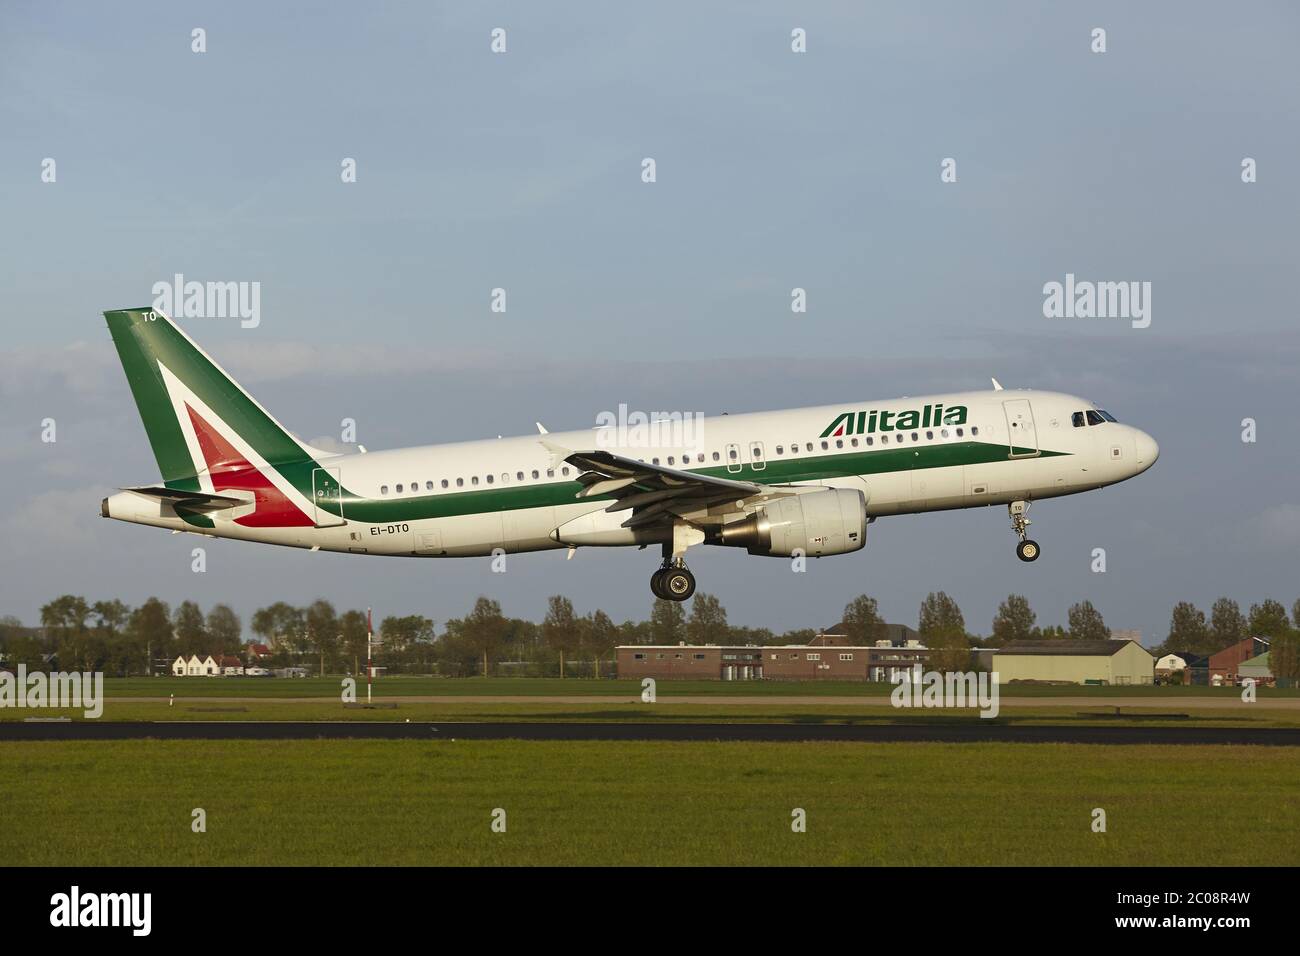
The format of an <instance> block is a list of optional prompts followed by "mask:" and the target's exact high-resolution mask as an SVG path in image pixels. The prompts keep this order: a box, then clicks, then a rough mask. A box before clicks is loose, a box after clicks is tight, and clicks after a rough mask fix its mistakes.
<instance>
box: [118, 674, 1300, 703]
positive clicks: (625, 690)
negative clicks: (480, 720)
mask: <svg viewBox="0 0 1300 956" xmlns="http://www.w3.org/2000/svg"><path fill="white" fill-rule="evenodd" d="M341 682H342V678H341V677H324V678H320V677H307V678H298V679H286V678H264V677H155V678H147V677H127V678H115V677H110V678H106V679H105V680H104V691H105V694H106V695H107V696H108V697H167V696H169V695H171V694H175V695H176V696H177V697H338V695H339V690H340V687H341ZM365 687H366V684H365V679H364V678H362V679H359V680H358V694H359V696H360V697H362V698H364V697H365ZM892 690H893V685H891V684H885V683H867V682H863V681H816V680H814V681H772V680H764V681H716V680H715V681H687V680H661V681H658V683H657V693H658V695H659V696H660V697H673V696H694V695H698V694H709V695H716V696H719V697H726V696H745V697H750V696H760V695H768V696H773V697H786V696H798V697H806V696H818V697H822V696H825V697H838V696H858V697H885V696H888V695H889V693H890V691H892ZM374 693H375V695H376V696H377V697H425V696H451V695H455V696H465V697H494V696H536V697H554V696H565V697H575V696H579V695H581V696H588V695H594V696H609V695H625V696H628V697H638V696H640V694H641V683H640V681H638V680H590V679H586V680H584V679H580V678H568V679H566V680H560V679H559V678H544V677H488V678H483V677H458V678H450V677H382V678H380V679H378V680H376V681H375V684H374ZM1001 694H1002V695H1003V696H1006V697H1078V696H1090V697H1097V698H1099V699H1103V698H1121V699H1122V698H1124V697H1150V696H1160V697H1168V698H1169V699H1170V700H1171V701H1172V700H1177V699H1179V698H1182V697H1239V696H1240V695H1241V690H1240V689H1239V688H1233V687H1138V686H1134V687H1120V686H1115V687H1080V686H1073V685H1072V686H1069V687H1047V686H1036V685H1004V686H1003V687H1002V689H1001ZM1259 697H1260V700H1266V699H1268V698H1295V697H1300V689H1288V690H1277V689H1274V688H1270V687H1265V688H1261V689H1260V691H1259Z"/></svg>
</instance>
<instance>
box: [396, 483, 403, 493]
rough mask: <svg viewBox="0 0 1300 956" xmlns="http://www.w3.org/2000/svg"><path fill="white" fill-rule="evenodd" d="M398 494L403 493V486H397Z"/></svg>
mask: <svg viewBox="0 0 1300 956" xmlns="http://www.w3.org/2000/svg"><path fill="white" fill-rule="evenodd" d="M397 493H398V494H399V495H400V494H401V493H402V486H401V485H398V486H397Z"/></svg>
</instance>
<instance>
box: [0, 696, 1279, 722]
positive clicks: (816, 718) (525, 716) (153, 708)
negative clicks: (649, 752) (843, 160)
mask: <svg viewBox="0 0 1300 956" xmlns="http://www.w3.org/2000/svg"><path fill="white" fill-rule="evenodd" d="M396 703H397V706H396V707H394V708H387V707H385V708H376V709H373V710H371V709H366V708H345V707H344V706H343V705H342V704H341V703H339V702H337V701H333V702H326V701H313V700H249V701H227V702H216V703H211V702H187V701H185V700H183V699H178V700H177V701H176V703H175V704H174V705H171V706H169V705H168V704H167V703H166V702H155V701H143V700H133V699H131V698H116V699H110V701H109V702H108V704H107V706H106V707H105V710H104V714H103V716H102V717H100V718H99V719H100V720H104V721H114V720H133V721H134V720H149V721H174V720H187V721H188V720H199V721H211V720H237V721H243V720H258V721H277V720H330V721H339V720H342V721H406V720H410V721H449V720H454V721H460V720H469V721H518V722H521V723H528V722H536V721H597V722H620V721H638V722H647V723H685V722H696V721H698V722H709V723H728V724H730V723H796V724H808V725H816V724H893V723H915V722H917V721H926V722H930V721H937V722H945V721H946V722H957V723H970V722H983V723H989V724H1052V725H1056V726H1079V725H1089V724H1092V725H1105V726H1117V725H1125V724H1130V725H1131V724H1141V725H1142V726H1162V725H1169V726H1178V727H1190V726H1202V727H1287V726H1289V727H1294V726H1296V725H1298V724H1300V708H1291V709H1286V710H1284V709H1279V708H1269V706H1268V704H1267V702H1262V703H1259V704H1252V705H1246V704H1243V705H1241V706H1240V707H1232V708H1196V707H1190V706H1186V705H1183V704H1180V703H1178V702H1177V701H1172V702H1171V703H1170V705H1169V706H1167V707H1160V708H1156V709H1153V708H1150V707H1137V708H1134V707H1124V708H1122V711H1123V714H1124V716H1123V717H1121V718H1118V719H1117V718H1115V717H1113V716H1109V715H1108V714H1110V713H1113V711H1114V707H1115V704H1114V702H1113V701H1111V702H1100V703H1099V704H1098V705H1097V706H1088V707H1080V708H1075V707H1046V706H1044V707H1033V706H1017V707H1003V708H1002V709H1001V711H1000V713H999V715H998V716H997V717H996V718H992V719H989V718H982V717H980V716H979V711H978V710H975V709H971V708H966V709H962V710H957V709H950V710H934V709H931V710H925V709H919V708H913V709H907V710H901V709H900V710H896V709H894V708H892V707H887V706H877V705H871V706H864V705H861V704H857V705H854V704H816V703H800V704H772V705H744V706H740V705H737V704H728V703H727V702H726V698H721V699H720V700H719V702H718V703H716V704H695V703H691V704H673V703H666V702H663V701H661V702H659V703H657V704H641V703H621V704H610V703H604V702H600V701H592V702H591V703H552V702H549V701H537V702H536V703H495V702H491V701H476V700H473V699H468V698H467V699H466V700H464V701H463V702H462V701H456V702H439V703H428V702H417V701H408V700H400V699H399V700H398V701H397V702H396ZM1151 713H1156V714H1161V713H1171V714H1173V713H1178V714H1187V715H1188V717H1187V719H1152V718H1150V717H1146V716H1143V715H1145V714H1151ZM59 716H64V717H69V718H71V719H73V720H82V719H84V715H83V712H82V711H77V710H42V711H39V712H37V711H31V710H18V709H13V708H9V709H5V710H0V721H5V720H24V719H27V718H31V717H36V718H49V717H59Z"/></svg>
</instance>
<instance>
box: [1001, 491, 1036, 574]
mask: <svg viewBox="0 0 1300 956" xmlns="http://www.w3.org/2000/svg"><path fill="white" fill-rule="evenodd" d="M1029 505H1030V502H1028V501H1013V502H1011V504H1009V505H1007V513H1008V514H1009V515H1010V516H1011V530H1012V531H1014V532H1015V533H1016V535H1017V536H1018V537H1019V538H1020V543H1019V544H1018V545H1016V557H1017V558H1019V559H1020V560H1021V561H1025V562H1029V561H1037V560H1038V555H1039V554H1040V553H1041V551H1040V549H1039V547H1038V542H1037V541H1031V540H1029V538H1027V537H1026V536H1025V532H1026V531H1027V530H1028V528H1029V525H1030V523H1031V522H1030V520H1029V518H1027V517H1026V515H1027V514H1028V513H1029Z"/></svg>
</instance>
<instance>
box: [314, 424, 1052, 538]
mask: <svg viewBox="0 0 1300 956" xmlns="http://www.w3.org/2000/svg"><path fill="white" fill-rule="evenodd" d="M1015 454H1016V455H1017V456H1021V455H1024V456H1029V455H1032V454H1033V451H1032V449H1028V448H1017V449H1015ZM1068 454H1069V452H1061V451H1046V450H1044V451H1042V452H1040V453H1039V457H1043V458H1047V457H1055V456H1058V455H1068ZM1008 460H1010V456H1009V455H1008V448H1007V446H1006V445H993V444H987V443H985V442H960V443H957V444H946V445H931V446H920V447H911V448H909V447H907V446H900V447H898V448H880V449H875V450H871V451H853V452H848V453H845V454H836V455H816V456H811V457H807V458H785V459H775V460H771V461H768V462H767V467H765V468H758V469H755V468H754V466H753V465H749V464H747V465H743V466H742V467H741V468H740V470H739V471H728V470H727V467H726V466H725V465H718V466H710V467H707V468H693V469H682V470H683V471H689V472H690V473H691V474H696V475H705V476H708V477H711V478H733V479H737V480H741V481H752V482H754V483H755V484H762V485H786V484H791V483H794V482H799V481H825V480H827V479H830V478H846V477H849V476H852V475H879V474H887V473H891V472H903V471H913V470H916V469H930V468H951V467H955V466H958V465H983V464H992V463H994V462H1002V461H1008ZM1020 460H1023V459H1020ZM327 464H328V463H327ZM346 481H347V478H346V476H344V483H345V485H346ZM582 487H583V486H582V485H581V484H580V483H578V482H576V481H552V482H547V483H545V484H538V485H528V486H516V487H513V488H485V489H481V490H477V491H457V492H450V493H446V494H440V495H419V496H417V495H411V496H409V497H405V498H392V499H384V498H360V497H357V496H356V495H353V494H352V493H351V492H350V491H347V489H346V487H345V488H344V491H343V514H344V515H345V516H346V517H347V518H349V519H350V520H353V521H365V522H370V523H372V524H387V523H391V522H394V521H419V520H421V519H425V518H451V517H455V516H457V515H472V514H485V513H490V512H494V511H519V510H522V509H525V508H547V507H554V506H557V505H572V504H577V503H578V499H576V498H575V497H574V495H576V494H577V493H578V492H579V491H580V490H582ZM581 500H582V501H583V502H598V501H612V500H613V499H612V498H611V497H609V496H607V495H606V496H597V497H593V498H584V499H581ZM331 504H332V503H331ZM324 507H326V508H328V510H330V511H331V512H333V513H337V508H336V507H330V506H329V505H325V506H324Z"/></svg>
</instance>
